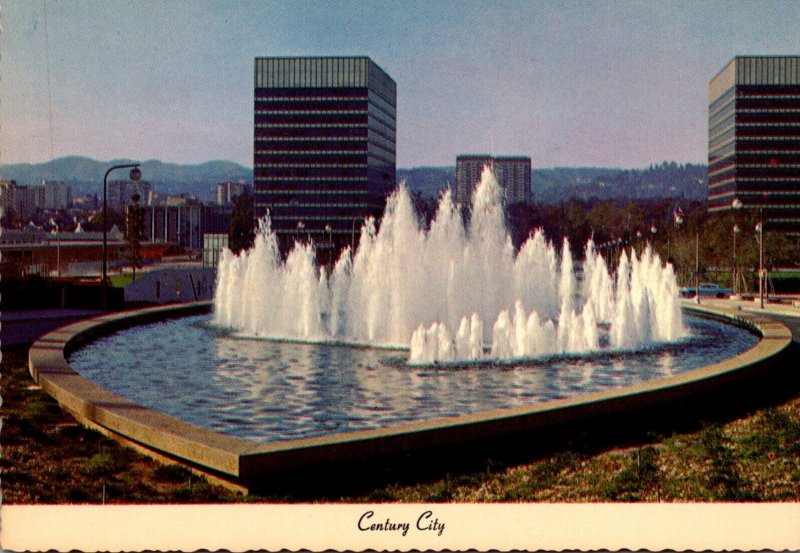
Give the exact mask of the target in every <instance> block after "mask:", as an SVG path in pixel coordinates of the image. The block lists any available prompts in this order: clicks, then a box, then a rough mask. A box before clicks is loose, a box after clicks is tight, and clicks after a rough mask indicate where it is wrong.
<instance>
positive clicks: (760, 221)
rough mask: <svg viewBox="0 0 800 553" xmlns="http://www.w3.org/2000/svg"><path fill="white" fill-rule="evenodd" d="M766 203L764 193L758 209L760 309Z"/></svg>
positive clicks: (761, 303)
mask: <svg viewBox="0 0 800 553" xmlns="http://www.w3.org/2000/svg"><path fill="white" fill-rule="evenodd" d="M766 203H767V193H766V192H764V201H763V202H762V203H761V206H760V207H759V209H758V224H757V225H756V232H757V233H758V301H759V304H760V305H761V309H764V284H765V282H764V281H765V280H766V274H765V272H764V204H766Z"/></svg>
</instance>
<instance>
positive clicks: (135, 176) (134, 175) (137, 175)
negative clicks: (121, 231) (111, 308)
mask: <svg viewBox="0 0 800 553" xmlns="http://www.w3.org/2000/svg"><path fill="white" fill-rule="evenodd" d="M139 165H140V164H139V163H129V164H125V165H114V166H113V167H111V168H110V169H109V170H108V171H106V175H105V176H104V177H103V310H105V309H107V308H108V200H107V195H108V192H107V191H108V175H109V174H110V173H111V171H115V170H117V169H130V170H131V172H130V173H129V177H130V179H131V180H132V181H134V182H136V181H138V180H139V179H141V178H142V172H141V171H140V170H139Z"/></svg>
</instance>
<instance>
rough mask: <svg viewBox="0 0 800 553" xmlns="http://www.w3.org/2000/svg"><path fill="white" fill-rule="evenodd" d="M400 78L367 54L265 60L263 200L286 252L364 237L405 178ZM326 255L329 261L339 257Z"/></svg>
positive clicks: (257, 173)
mask: <svg viewBox="0 0 800 553" xmlns="http://www.w3.org/2000/svg"><path fill="white" fill-rule="evenodd" d="M396 107H397V86H396V84H395V82H394V81H393V80H392V78H391V77H389V76H388V75H387V74H386V73H385V72H384V71H383V70H382V69H381V68H380V67H378V66H377V65H376V64H375V63H374V62H373V61H372V60H370V59H369V58H367V57H303V58H256V60H255V129H254V147H253V151H254V155H253V158H254V159H253V173H254V179H253V200H254V204H255V214H256V217H261V216H263V215H264V214H265V213H266V212H267V211H269V214H270V218H271V220H272V228H273V229H274V230H275V231H276V233H277V235H278V237H279V239H280V241H281V245H282V247H283V248H284V250H285V249H286V248H287V247H288V246H290V245H291V244H292V243H293V241H294V240H296V239H300V240H306V239H312V240H314V241H315V242H316V244H317V248H318V250H319V249H326V248H331V247H334V248H336V249H339V248H341V247H343V246H344V245H347V244H351V243H355V240H356V239H357V237H358V231H359V229H360V228H361V225H362V223H363V221H364V219H365V218H366V217H369V216H373V217H376V218H377V217H380V216H381V214H382V213H383V209H384V207H385V205H386V197H387V195H388V194H389V193H390V192H391V190H392V189H393V188H394V186H395V172H396V166H395V140H396V135H395V133H396V117H397V115H396ZM330 258H331V256H326V257H325V259H330Z"/></svg>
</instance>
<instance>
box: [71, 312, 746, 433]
mask: <svg viewBox="0 0 800 553" xmlns="http://www.w3.org/2000/svg"><path fill="white" fill-rule="evenodd" d="M209 318H210V317H209V316H208V315H203V316H196V317H187V318H183V319H175V320H170V321H166V322H161V323H155V324H150V325H145V326H139V327H134V328H131V329H128V330H125V331H122V332H119V333H116V334H113V335H111V336H108V337H106V338H103V339H100V340H98V341H96V342H93V343H92V344H90V345H88V346H86V347H84V348H82V349H80V350H78V351H77V352H75V353H73V354H72V356H71V359H70V362H71V364H72V366H73V367H74V368H75V370H76V371H78V372H79V373H80V374H82V375H83V376H85V377H86V378H89V379H91V380H93V381H94V382H96V383H97V384H99V385H101V386H103V387H105V388H107V389H109V390H111V391H113V392H116V393H118V394H120V395H122V396H125V397H127V398H129V399H131V400H133V401H135V402H137V403H139V404H141V405H144V406H147V407H150V408H152V409H157V410H159V411H163V412H165V413H168V414H170V415H173V416H175V417H178V418H181V419H183V420H185V421H187V422H190V423H193V424H197V425H199V426H203V427H206V428H210V429H212V430H216V431H219V432H223V433H226V434H230V435H233V436H237V437H240V438H245V439H248V440H251V441H254V442H259V443H263V442H271V441H280V440H289V439H295V438H305V437H312V436H320V435H324V434H330V433H333V432H341V431H351V430H362V429H367V428H378V427H385V426H390V425H394V424H399V423H404V422H410V421H418V420H425V419H432V418H438V417H446V416H453V415H462V414H466V413H473V412H476V411H484V410H487V409H494V408H500V407H512V406H519V405H526V404H532V403H536V402H542V401H548V400H552V399H558V398H565V397H572V396H576V395H579V394H582V393H586V392H593V391H598V390H606V389H610V388H616V387H621V386H627V385H630V384H635V383H638V382H643V381H646V380H651V379H654V378H660V377H665V376H669V375H672V374H676V373H680V372H684V371H687V370H690V369H692V368H696V367H699V366H702V365H706V364H709V363H713V362H716V361H719V360H721V359H724V358H727V357H731V356H733V355H735V354H737V353H740V352H742V351H745V350H747V349H749V348H751V347H752V346H754V345H755V344H756V342H757V338H756V337H755V336H753V335H752V334H750V333H749V332H747V331H745V330H742V329H739V328H735V327H732V326H729V325H724V324H720V323H717V322H713V321H709V320H705V319H699V318H687V319H686V322H687V323H688V324H689V326H690V329H691V333H692V336H691V337H690V338H688V339H685V340H683V341H682V342H680V343H678V344H671V345H664V346H660V347H657V348H653V349H651V350H648V351H645V352H638V353H628V354H621V353H617V354H605V355H593V356H589V357H556V358H549V359H542V360H533V361H525V362H517V363H513V364H487V363H482V364H474V365H465V366H425V367H420V366H409V365H408V364H407V363H406V359H407V357H408V352H407V351H396V350H382V349H373V348H362V347H353V346H346V345H328V344H306V343H293V342H279V341H271V340H256V339H245V338H238V337H235V336H232V335H230V334H226V333H223V332H220V331H219V330H218V329H215V328H213V327H211V326H209V324H208V321H209Z"/></svg>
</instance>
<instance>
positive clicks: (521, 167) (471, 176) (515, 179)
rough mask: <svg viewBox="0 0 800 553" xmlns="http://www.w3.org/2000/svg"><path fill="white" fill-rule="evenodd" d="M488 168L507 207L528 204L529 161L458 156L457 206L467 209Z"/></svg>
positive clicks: (516, 158)
mask: <svg viewBox="0 0 800 553" xmlns="http://www.w3.org/2000/svg"><path fill="white" fill-rule="evenodd" d="M487 165H488V166H489V167H491V168H492V171H493V172H494V176H495V178H496V179H497V183H498V184H499V185H500V188H502V190H503V196H504V200H505V202H506V204H509V205H510V204H514V203H530V201H531V158H529V157H525V156H501V157H492V156H488V155H460V156H458V157H457V158H456V197H455V201H456V203H458V204H461V205H470V203H471V201H472V193H473V192H474V191H475V187H476V186H477V184H478V183H479V182H480V180H481V174H482V173H483V168H484V167H486V166H487Z"/></svg>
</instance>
